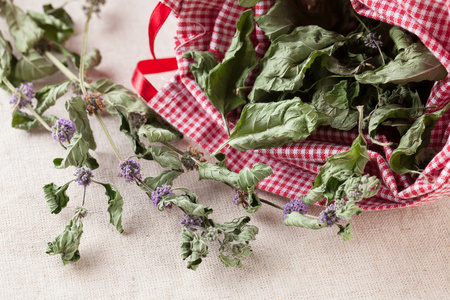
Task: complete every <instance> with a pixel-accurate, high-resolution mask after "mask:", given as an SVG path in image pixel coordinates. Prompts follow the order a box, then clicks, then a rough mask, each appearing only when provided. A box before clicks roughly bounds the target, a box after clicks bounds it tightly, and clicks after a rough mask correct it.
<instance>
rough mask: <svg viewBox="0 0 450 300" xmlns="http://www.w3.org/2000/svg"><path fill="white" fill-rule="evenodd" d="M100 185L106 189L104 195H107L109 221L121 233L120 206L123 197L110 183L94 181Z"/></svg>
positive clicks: (121, 205)
mask: <svg viewBox="0 0 450 300" xmlns="http://www.w3.org/2000/svg"><path fill="white" fill-rule="evenodd" d="M96 183H98V184H100V185H102V186H103V187H104V188H105V190H106V193H105V194H106V196H108V213H109V222H110V223H111V224H112V225H114V227H116V229H117V231H118V232H119V233H123V228H122V207H123V198H122V196H121V195H120V193H119V190H118V189H117V188H116V187H115V186H113V185H112V184H110V183H101V182H96Z"/></svg>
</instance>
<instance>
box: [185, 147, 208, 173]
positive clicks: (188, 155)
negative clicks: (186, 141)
mask: <svg viewBox="0 0 450 300" xmlns="http://www.w3.org/2000/svg"><path fill="white" fill-rule="evenodd" d="M203 155H204V154H203V152H200V151H198V149H197V148H192V147H191V146H189V148H188V150H187V151H186V152H184V154H183V157H181V163H182V164H183V166H184V167H185V168H186V169H187V170H194V169H196V170H198V166H197V163H196V162H195V161H194V160H193V159H192V158H194V159H196V160H198V161H200V162H205V161H206V160H205V159H204V158H203Z"/></svg>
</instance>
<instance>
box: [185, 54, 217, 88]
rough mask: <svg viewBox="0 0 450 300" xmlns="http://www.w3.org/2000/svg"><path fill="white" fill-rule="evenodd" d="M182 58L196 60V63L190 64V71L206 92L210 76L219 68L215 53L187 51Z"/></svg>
mask: <svg viewBox="0 0 450 300" xmlns="http://www.w3.org/2000/svg"><path fill="white" fill-rule="evenodd" d="M182 58H186V59H193V60H195V62H196V63H190V64H189V71H191V72H192V75H194V78H195V82H197V84H198V86H199V87H200V88H202V89H203V90H205V89H206V81H207V78H208V74H209V72H210V71H211V70H212V69H213V68H214V67H215V66H217V61H216V58H215V57H214V53H212V52H209V51H186V52H185V53H184V54H183V56H182Z"/></svg>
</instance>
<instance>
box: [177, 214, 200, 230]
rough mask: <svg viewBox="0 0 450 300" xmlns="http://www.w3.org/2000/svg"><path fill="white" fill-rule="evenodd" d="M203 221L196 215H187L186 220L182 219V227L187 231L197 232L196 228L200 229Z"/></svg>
mask: <svg viewBox="0 0 450 300" xmlns="http://www.w3.org/2000/svg"><path fill="white" fill-rule="evenodd" d="M202 223H203V220H202V219H201V218H200V217H198V216H195V215H189V214H185V215H184V218H182V219H181V225H182V226H183V227H184V228H186V229H187V230H191V231H196V230H197V228H196V227H200V226H201V225H202Z"/></svg>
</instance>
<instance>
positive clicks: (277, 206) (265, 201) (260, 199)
mask: <svg viewBox="0 0 450 300" xmlns="http://www.w3.org/2000/svg"><path fill="white" fill-rule="evenodd" d="M259 201H261V202H262V203H265V204H268V205H270V206H272V207H275V208H278V209H281V210H283V208H282V207H281V206H279V205H276V204H275V203H272V202H270V201H267V200H265V199H262V198H259Z"/></svg>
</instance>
